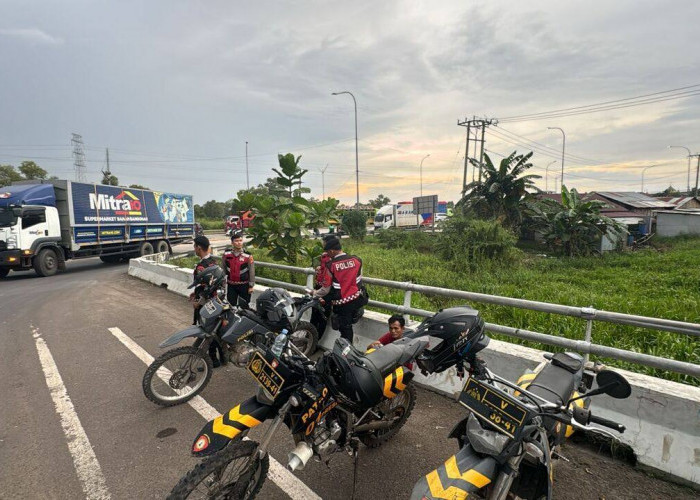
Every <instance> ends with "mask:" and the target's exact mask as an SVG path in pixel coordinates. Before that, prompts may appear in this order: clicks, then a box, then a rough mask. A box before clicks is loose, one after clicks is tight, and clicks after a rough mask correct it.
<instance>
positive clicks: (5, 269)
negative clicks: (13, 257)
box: [0, 267, 10, 280]
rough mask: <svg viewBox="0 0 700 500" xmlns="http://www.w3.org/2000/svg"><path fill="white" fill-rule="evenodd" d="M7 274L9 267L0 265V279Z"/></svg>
mask: <svg viewBox="0 0 700 500" xmlns="http://www.w3.org/2000/svg"><path fill="white" fill-rule="evenodd" d="M8 274H10V268H8V267H0V280H1V279H3V278H4V277H6V276H7V275H8Z"/></svg>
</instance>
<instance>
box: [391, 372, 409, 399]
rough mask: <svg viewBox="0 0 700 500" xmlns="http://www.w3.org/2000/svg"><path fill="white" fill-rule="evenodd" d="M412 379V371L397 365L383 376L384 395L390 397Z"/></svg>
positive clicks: (394, 395)
mask: <svg viewBox="0 0 700 500" xmlns="http://www.w3.org/2000/svg"><path fill="white" fill-rule="evenodd" d="M412 379H413V372H412V371H410V370H408V369H406V368H405V367H403V366H399V367H398V368H397V369H396V370H394V371H393V372H391V373H390V374H389V375H387V376H386V377H385V378H384V396H386V397H387V398H389V399H391V398H393V397H396V396H398V395H399V393H400V392H401V391H403V390H404V389H405V388H406V384H408V383H409V382H410V381H411V380H412Z"/></svg>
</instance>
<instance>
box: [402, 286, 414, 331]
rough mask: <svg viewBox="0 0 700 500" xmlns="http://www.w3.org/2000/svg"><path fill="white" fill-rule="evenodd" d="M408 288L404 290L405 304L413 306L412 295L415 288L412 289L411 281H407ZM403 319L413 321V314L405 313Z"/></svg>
mask: <svg viewBox="0 0 700 500" xmlns="http://www.w3.org/2000/svg"><path fill="white" fill-rule="evenodd" d="M406 286H407V287H408V288H406V290H405V291H404V292H403V306H404V307H406V308H409V307H411V295H413V290H411V288H410V286H411V283H406ZM403 319H404V320H405V321H406V323H408V322H409V321H411V315H410V314H408V313H404V315H403Z"/></svg>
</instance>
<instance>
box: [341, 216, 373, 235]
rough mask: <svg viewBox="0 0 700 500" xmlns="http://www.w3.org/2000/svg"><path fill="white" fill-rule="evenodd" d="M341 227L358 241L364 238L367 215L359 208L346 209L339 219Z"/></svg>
mask: <svg viewBox="0 0 700 500" xmlns="http://www.w3.org/2000/svg"><path fill="white" fill-rule="evenodd" d="M341 223H342V224H343V229H344V230H345V231H347V232H348V234H349V235H350V237H351V238H355V239H358V240H360V241H362V240H364V239H365V235H366V234H367V216H366V215H365V214H364V212H361V211H359V210H346V211H345V213H344V214H343V219H342V221H341Z"/></svg>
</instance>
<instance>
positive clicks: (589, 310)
mask: <svg viewBox="0 0 700 500" xmlns="http://www.w3.org/2000/svg"><path fill="white" fill-rule="evenodd" d="M581 314H582V315H583V317H584V318H585V319H586V334H585V335H584V337H583V341H584V342H586V343H588V344H589V345H590V344H591V337H592V335H593V318H595V309H594V308H593V306H590V307H582V308H581ZM588 357H589V356H588V353H586V355H585V356H584V360H585V362H588Z"/></svg>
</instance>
